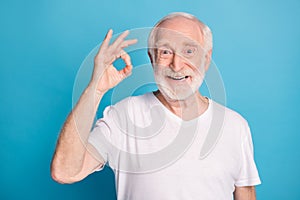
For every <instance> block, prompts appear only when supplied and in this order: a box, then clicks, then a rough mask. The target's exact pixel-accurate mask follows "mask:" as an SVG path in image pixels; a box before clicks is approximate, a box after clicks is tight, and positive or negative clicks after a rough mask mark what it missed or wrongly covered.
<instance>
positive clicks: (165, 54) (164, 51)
mask: <svg viewBox="0 0 300 200" xmlns="http://www.w3.org/2000/svg"><path fill="white" fill-rule="evenodd" d="M158 52H159V56H160V57H161V58H169V57H170V56H172V55H173V51H172V50H171V49H168V48H159V49H158Z"/></svg>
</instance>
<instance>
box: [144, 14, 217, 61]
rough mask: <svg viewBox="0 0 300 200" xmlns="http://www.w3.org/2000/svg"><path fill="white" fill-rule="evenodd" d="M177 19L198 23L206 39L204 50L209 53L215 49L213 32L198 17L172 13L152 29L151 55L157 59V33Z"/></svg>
mask: <svg viewBox="0 0 300 200" xmlns="http://www.w3.org/2000/svg"><path fill="white" fill-rule="evenodd" d="M176 17H183V18H186V19H190V20H193V21H195V22H197V24H198V25H199V28H200V31H201V34H202V36H203V39H204V47H203V48H204V49H205V50H207V51H209V50H211V49H212V47H213V41H212V32H211V30H210V28H209V27H208V26H207V25H206V24H204V23H203V22H202V21H200V20H199V19H198V18H197V17H195V16H194V15H191V14H189V13H184V12H174V13H170V14H168V15H167V16H165V17H163V18H162V19H161V20H159V21H158V22H157V23H156V24H155V25H154V27H153V28H152V30H151V32H150V34H149V38H148V51H149V53H150V54H151V55H152V56H153V57H155V55H154V51H153V50H154V49H153V48H154V45H155V36H156V34H155V31H154V30H156V29H157V28H158V27H159V26H160V25H161V24H162V23H163V22H165V21H167V20H170V19H173V18H176Z"/></svg>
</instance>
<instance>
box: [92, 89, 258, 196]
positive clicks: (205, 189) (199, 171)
mask: <svg viewBox="0 0 300 200" xmlns="http://www.w3.org/2000/svg"><path fill="white" fill-rule="evenodd" d="M89 143H91V144H92V145H93V146H94V147H95V148H96V149H97V151H98V152H99V153H100V155H101V156H102V157H103V158H104V160H105V161H106V162H107V164H108V165H109V166H110V167H111V168H112V169H113V170H114V172H115V181H116V191H117V197H118V199H121V200H123V199H124V200H125V199H126V200H127V199H128V200H141V199H143V200H148V199H149V200H153V199H161V200H177V199H178V200H179V199H184V200H185V199H201V200H216V199H217V200H223V199H224V200H228V199H232V197H233V195H232V194H233V192H234V189H235V186H251V185H257V184H260V178H259V175H258V172H257V168H256V165H255V162H254V158H253V145H252V139H251V134H250V130H249V127H248V124H247V122H246V121H245V120H244V119H243V118H242V117H241V116H240V115H239V114H238V113H236V112H234V111H232V110H230V109H228V108H225V107H224V106H222V105H220V104H218V103H216V102H214V101H212V100H210V101H209V106H208V109H207V110H206V111H205V112H204V113H203V114H202V115H201V116H199V117H197V118H196V119H193V120H191V121H183V120H182V119H181V118H179V117H177V116H176V115H174V114H173V113H172V112H171V111H169V110H168V109H167V108H166V107H165V106H163V105H162V103H161V102H160V101H159V100H158V99H157V98H156V97H155V96H154V95H153V93H147V94H145V95H141V96H136V97H129V98H126V99H124V100H122V101H121V102H119V103H117V104H116V105H114V106H109V107H107V108H106V109H105V111H104V115H103V118H102V119H99V120H98V121H97V123H96V125H95V127H94V129H93V131H92V132H91V135H90V138H89Z"/></svg>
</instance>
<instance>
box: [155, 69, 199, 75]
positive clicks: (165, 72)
mask: <svg viewBox="0 0 300 200" xmlns="http://www.w3.org/2000/svg"><path fill="white" fill-rule="evenodd" d="M154 71H155V73H156V74H158V75H161V76H170V77H183V76H192V75H193V74H194V72H193V71H192V70H190V69H184V70H182V71H178V72H174V71H173V70H172V69H171V68H168V67H166V68H164V69H158V68H157V67H154Z"/></svg>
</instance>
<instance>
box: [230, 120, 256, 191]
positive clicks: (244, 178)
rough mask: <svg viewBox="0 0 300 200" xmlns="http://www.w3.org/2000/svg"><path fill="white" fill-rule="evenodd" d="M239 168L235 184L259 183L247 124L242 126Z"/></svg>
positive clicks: (249, 184)
mask: <svg viewBox="0 0 300 200" xmlns="http://www.w3.org/2000/svg"><path fill="white" fill-rule="evenodd" d="M243 129H244V130H242V131H243V134H242V135H243V139H242V146H241V162H242V163H241V169H240V173H239V176H238V178H237V180H236V182H235V186H238V187H241V186H254V185H259V184H260V183H261V181H260V178H259V174H258V171H257V167H256V164H255V161H254V155H253V143H252V137H251V132H250V128H249V126H248V125H247V126H245V127H244V128H243Z"/></svg>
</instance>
